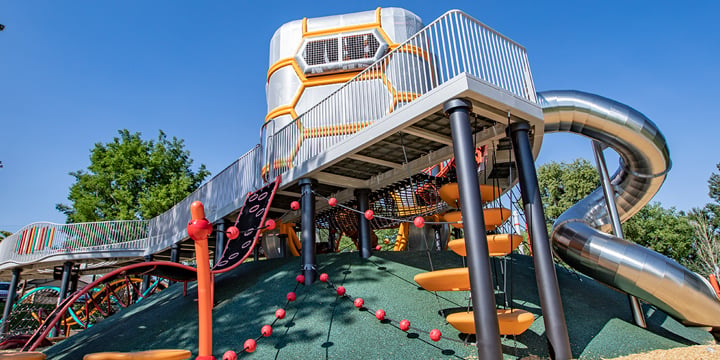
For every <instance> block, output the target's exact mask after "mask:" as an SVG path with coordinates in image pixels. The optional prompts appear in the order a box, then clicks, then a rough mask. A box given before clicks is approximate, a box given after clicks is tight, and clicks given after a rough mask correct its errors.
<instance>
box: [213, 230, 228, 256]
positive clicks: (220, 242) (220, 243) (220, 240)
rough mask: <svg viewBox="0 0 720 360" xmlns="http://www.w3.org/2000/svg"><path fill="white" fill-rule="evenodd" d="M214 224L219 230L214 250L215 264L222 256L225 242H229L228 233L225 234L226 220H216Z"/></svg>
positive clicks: (216, 234) (216, 233)
mask: <svg viewBox="0 0 720 360" xmlns="http://www.w3.org/2000/svg"><path fill="white" fill-rule="evenodd" d="M213 226H214V227H215V229H216V230H217V231H216V232H215V251H214V252H213V265H214V264H217V262H218V261H219V260H220V257H221V256H222V254H223V251H225V244H227V234H225V220H219V221H216V222H215V223H214V224H213Z"/></svg>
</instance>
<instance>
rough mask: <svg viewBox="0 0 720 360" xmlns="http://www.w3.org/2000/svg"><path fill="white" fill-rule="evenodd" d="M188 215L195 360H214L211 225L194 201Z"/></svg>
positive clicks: (202, 209) (200, 207) (198, 202)
mask: <svg viewBox="0 0 720 360" xmlns="http://www.w3.org/2000/svg"><path fill="white" fill-rule="evenodd" d="M190 214H191V215H192V220H190V222H189V223H188V225H187V232H188V235H190V238H192V239H193V241H195V258H196V259H197V282H198V284H197V288H198V320H199V324H198V328H199V347H198V350H199V351H198V356H197V357H196V358H195V359H196V360H215V357H214V356H212V289H211V286H212V285H211V284H210V255H209V254H208V236H209V235H210V233H211V232H212V224H211V223H210V222H209V221H207V219H205V208H204V207H203V204H202V202H200V201H195V202H193V203H192V204H191V205H190Z"/></svg>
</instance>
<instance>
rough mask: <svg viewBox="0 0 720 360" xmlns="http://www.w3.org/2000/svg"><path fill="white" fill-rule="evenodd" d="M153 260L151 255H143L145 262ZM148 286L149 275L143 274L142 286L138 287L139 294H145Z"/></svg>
mask: <svg viewBox="0 0 720 360" xmlns="http://www.w3.org/2000/svg"><path fill="white" fill-rule="evenodd" d="M150 261H153V256H152V254H151V255H145V262H150ZM149 288H150V275H147V274H145V275H143V280H142V286H141V287H140V294H142V295H143V296H145V292H146V291H147V290H148V289H149Z"/></svg>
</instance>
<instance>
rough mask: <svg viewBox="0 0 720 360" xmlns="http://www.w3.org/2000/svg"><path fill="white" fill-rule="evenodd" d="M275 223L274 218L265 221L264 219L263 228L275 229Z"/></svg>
mask: <svg viewBox="0 0 720 360" xmlns="http://www.w3.org/2000/svg"><path fill="white" fill-rule="evenodd" d="M276 225H277V224H275V220H273V219H268V220H267V221H265V228H266V229H268V230H275V226H276Z"/></svg>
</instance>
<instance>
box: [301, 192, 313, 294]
mask: <svg viewBox="0 0 720 360" xmlns="http://www.w3.org/2000/svg"><path fill="white" fill-rule="evenodd" d="M315 184H316V181H315V180H314V179H308V178H303V179H300V181H298V185H300V192H301V193H302V198H301V202H300V204H301V205H300V212H301V214H300V223H301V225H302V230H301V232H300V241H301V242H302V269H303V275H305V285H310V284H312V283H313V282H314V281H315V275H317V265H316V264H315V193H313V191H312V190H313V186H314V185H315Z"/></svg>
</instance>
